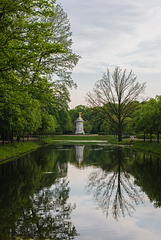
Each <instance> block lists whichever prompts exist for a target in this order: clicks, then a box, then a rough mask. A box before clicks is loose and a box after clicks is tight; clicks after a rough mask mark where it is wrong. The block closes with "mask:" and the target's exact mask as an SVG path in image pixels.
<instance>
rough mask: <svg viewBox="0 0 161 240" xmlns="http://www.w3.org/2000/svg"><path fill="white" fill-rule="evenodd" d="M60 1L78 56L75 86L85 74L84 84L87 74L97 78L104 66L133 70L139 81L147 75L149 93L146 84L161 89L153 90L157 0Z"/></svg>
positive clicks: (160, 42)
mask: <svg viewBox="0 0 161 240" xmlns="http://www.w3.org/2000/svg"><path fill="white" fill-rule="evenodd" d="M60 2H61V4H62V6H63V8H64V10H65V11H66V12H67V14H68V17H69V19H70V22H71V29H72V32H73V50H74V52H76V53H77V54H79V55H80V56H81V57H82V59H81V60H80V61H79V63H78V65H77V67H76V68H75V69H74V73H77V74H78V73H79V74H80V81H79V82H77V84H78V85H79V84H80V85H82V82H83V81H81V75H83V77H84V74H87V79H86V82H87V81H88V78H89V73H91V74H93V73H95V74H96V76H97V75H98V73H100V72H102V73H103V72H104V71H106V67H110V66H112V67H113V66H120V67H121V68H127V70H131V69H133V70H134V72H135V74H136V75H138V74H139V75H142V79H143V80H144V79H145V78H146V76H147V74H150V76H153V78H151V80H150V79H149V80H148V82H147V92H148V93H149V94H151V91H150V90H151V89H149V87H148V83H150V81H153V84H154V86H153V88H154V91H155V88H156V92H158V88H159V87H160V89H161V81H160V82H159V86H157V87H155V85H156V84H155V82H157V84H158V76H157V79H156V80H155V75H156V74H158V73H159V74H160V78H161V67H160V66H161V54H160V52H161V1H160V0H155V1H153V0H146V1H145V0H130V1H129V0H113V1H111V0H88V1H82V0H68V1H66V0H59V1H57V3H60ZM144 74H145V75H144ZM92 76H93V75H92ZM93 80H94V79H93ZM96 80H98V79H96V78H95V81H96ZM91 83H93V81H92V82H91ZM92 87H93V84H92V85H91V89H92ZM81 94H82V93H81ZM157 94H158V93H157ZM160 94H161V91H160ZM80 104H81V103H80Z"/></svg>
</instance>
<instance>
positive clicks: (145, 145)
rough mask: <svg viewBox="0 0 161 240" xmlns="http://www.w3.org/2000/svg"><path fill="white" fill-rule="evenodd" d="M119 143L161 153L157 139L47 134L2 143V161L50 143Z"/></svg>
mask: <svg viewBox="0 0 161 240" xmlns="http://www.w3.org/2000/svg"><path fill="white" fill-rule="evenodd" d="M100 143H103V144H117V145H124V146H127V147H130V148H133V149H137V150H141V151H146V152H149V153H155V154H161V143H159V144H158V143H157V142H155V141H153V142H150V141H148V140H147V141H146V142H143V140H138V139H134V138H132V139H130V138H129V139H123V141H122V142H121V143H119V142H118V141H117V138H116V136H110V135H109V136H106V135H54V136H46V137H44V138H42V139H38V138H37V139H36V138H34V139H32V138H31V139H29V140H28V141H27V140H26V141H25V142H19V143H17V142H15V143H12V144H11V143H10V144H5V145H0V161H1V162H4V161H6V160H7V161H10V160H11V159H13V158H15V157H18V156H21V155H23V154H26V153H27V152H30V151H33V150H35V149H37V148H40V147H42V146H46V145H48V144H55V145H58V144H65V145H68V144H70V145H71V144H73V145H75V144H84V145H86V144H100Z"/></svg>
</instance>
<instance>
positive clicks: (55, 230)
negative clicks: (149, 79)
mask: <svg viewBox="0 0 161 240" xmlns="http://www.w3.org/2000/svg"><path fill="white" fill-rule="evenodd" d="M0 182H1V184H0V239H2V240H10V239H19V240H21V239H23V240H24V239H27V240H29V239H36V240H47V239H61V240H63V239H78V240H94V239H96V240H104V239H106V240H107V239H108V240H117V239H119V240H126V239H128V240H140V239H146V240H154V239H155V240H159V239H161V237H160V236H161V227H160V225H161V159H160V158H159V156H157V155H151V154H148V153H143V152H137V151H134V150H132V149H128V148H125V147H124V148H121V147H117V146H112V145H103V144H100V145H77V146H74V145H68V146H67V145H62V146H55V145H50V146H48V147H46V148H41V149H38V150H36V151H34V152H32V153H29V154H27V155H25V156H23V157H20V158H19V159H16V160H14V161H10V162H8V163H4V164H1V165H0Z"/></svg>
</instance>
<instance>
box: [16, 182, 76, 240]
mask: <svg viewBox="0 0 161 240" xmlns="http://www.w3.org/2000/svg"><path fill="white" fill-rule="evenodd" d="M68 197H69V187H68V182H67V181H66V179H65V178H64V179H59V180H57V181H56V183H55V184H54V186H52V187H51V188H44V189H43V190H41V191H40V192H39V193H37V194H34V195H33V196H31V197H30V200H31V201H30V205H29V206H28V207H27V208H25V209H24V210H23V214H22V216H21V217H20V218H19V219H18V220H17V222H16V232H15V233H14V235H16V236H19V235H20V236H25V239H29V238H32V239H73V237H74V236H76V235H77V232H76V229H75V227H74V226H73V225H72V222H71V220H70V214H71V212H72V210H73V209H74V207H75V206H71V204H70V203H67V199H68ZM19 233H20V234H19Z"/></svg>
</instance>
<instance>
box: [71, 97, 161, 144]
mask: <svg viewBox="0 0 161 240" xmlns="http://www.w3.org/2000/svg"><path fill="white" fill-rule="evenodd" d="M134 104H135V106H137V110H135V111H134V112H133V113H132V114H131V117H128V119H127V124H126V125H125V126H124V127H123V129H122V137H129V136H131V135H136V137H138V138H141V139H143V140H144V141H145V140H146V139H147V138H148V139H149V140H150V141H152V140H153V139H154V138H156V139H157V141H158V143H159V138H160V134H161V96H156V97H155V98H150V99H149V100H146V101H142V102H139V101H135V102H134ZM103 107H104V106H103ZM101 108H102V107H93V108H92V107H87V106H83V105H79V106H77V107H75V108H74V109H71V110H70V111H69V113H70V116H71V119H72V121H73V129H74V127H75V120H76V119H77V118H78V112H82V118H83V120H84V130H85V133H89V134H108V135H111V134H112V135H115V134H116V135H117V132H116V129H115V128H114V127H113V126H112V124H110V123H108V121H106V117H102V118H101V115H99V114H98V112H101V111H102V109H101ZM106 108H108V104H107V106H106Z"/></svg>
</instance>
